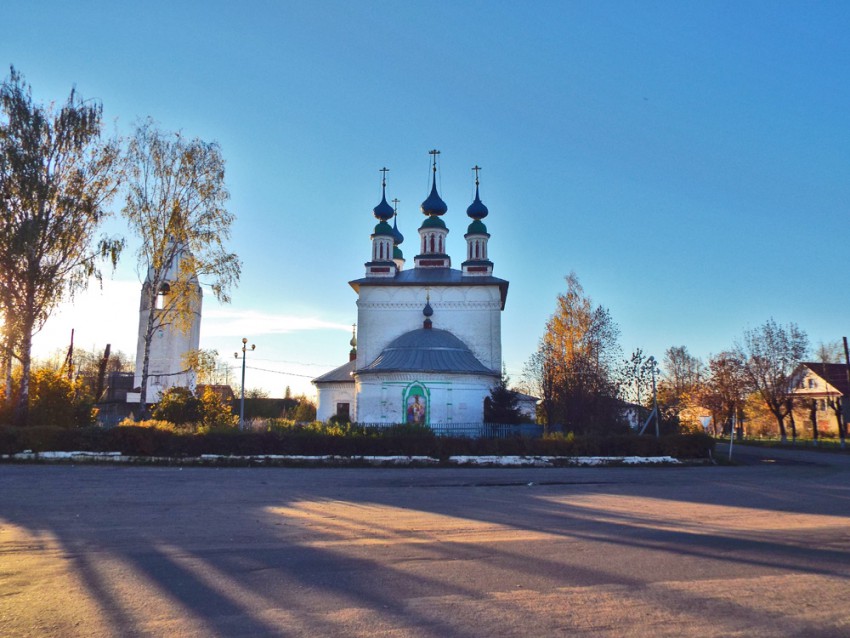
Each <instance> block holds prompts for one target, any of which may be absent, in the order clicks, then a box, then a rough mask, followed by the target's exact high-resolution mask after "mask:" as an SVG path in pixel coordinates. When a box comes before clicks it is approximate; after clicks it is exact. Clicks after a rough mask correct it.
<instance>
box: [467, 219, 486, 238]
mask: <svg viewBox="0 0 850 638" xmlns="http://www.w3.org/2000/svg"><path fill="white" fill-rule="evenodd" d="M466 234H467V235H486V234H487V227H486V226H485V225H484V222H482V221H481V220H480V219H476V220H474V221H473V222H472V223H471V224H470V225H469V228H467V230H466Z"/></svg>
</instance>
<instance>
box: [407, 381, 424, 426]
mask: <svg viewBox="0 0 850 638" xmlns="http://www.w3.org/2000/svg"><path fill="white" fill-rule="evenodd" d="M405 407H406V411H405V420H404V422H405V423H416V424H425V423H427V416H426V413H427V397H426V396H425V391H424V388H422V386H419V385H416V386H413V387H411V388H410V389H409V390H408V391H407V398H406V400H405Z"/></svg>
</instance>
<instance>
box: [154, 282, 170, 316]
mask: <svg viewBox="0 0 850 638" xmlns="http://www.w3.org/2000/svg"><path fill="white" fill-rule="evenodd" d="M170 292H171V286H169V285H168V283H163V284H162V285H161V286H160V287H159V292H158V293H157V295H156V309H157V310H164V309H165V302H166V301H167V300H166V297H167V296H168V293H170Z"/></svg>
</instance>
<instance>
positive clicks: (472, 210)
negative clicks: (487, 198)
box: [466, 180, 490, 220]
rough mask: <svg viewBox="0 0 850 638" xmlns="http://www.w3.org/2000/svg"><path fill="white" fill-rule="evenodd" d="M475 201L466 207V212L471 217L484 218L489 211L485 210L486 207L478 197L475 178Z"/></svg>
mask: <svg viewBox="0 0 850 638" xmlns="http://www.w3.org/2000/svg"><path fill="white" fill-rule="evenodd" d="M475 182H476V183H475V201H473V202H472V203H471V204H470V205H469V208H467V209H466V214H467V215H469V216H470V217H472V219H476V220H478V219H484V218H485V217H487V215H488V213H489V212H490V211H488V210H487V207H486V206H485V205H484V203H483V202H482V201H481V198H480V197H478V180H475Z"/></svg>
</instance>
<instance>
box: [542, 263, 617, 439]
mask: <svg viewBox="0 0 850 638" xmlns="http://www.w3.org/2000/svg"><path fill="white" fill-rule="evenodd" d="M566 282H567V291H566V293H561V294H559V295H558V298H557V302H556V309H555V313H554V314H553V315H552V317H550V319H549V321H548V322H547V323H546V331H545V333H544V335H543V338H542V339H541V341H540V345H539V347H538V350H537V352H536V353H535V355H533V356H532V358H531V359H530V360H529V364H528V365H527V366H526V378H527V379H531V380H532V383H531V384H530V385H532V386H534V387H535V388H538V389H540V390H542V393H541V394H540V396H541V397H542V398H543V401H544V409H545V410H546V411H547V422H548V424H549V425H551V424H553V423H555V422H559V421H560V422H561V423H563V425H564V426H565V427H566V428H567V429H569V430H572V431H605V430H608V431H610V429H612V428H620V427H624V421H623V419H622V414H621V412H622V410H621V406H620V403H619V401H618V398H617V383H616V380H615V372H616V368H617V363H618V361H619V358H620V348H619V345H618V343H617V339H618V337H619V328H618V327H617V324H616V323H614V321H613V319H612V318H611V315H610V313H609V312H608V310H607V309H606V308H603V307H602V306H594V305H593V302H592V300H591V299H590V297H588V296H587V295H586V294H585V292H584V289H583V288H582V286H581V284H580V283H579V280H578V277H577V276H576V274H575V273H571V274H570V275H569V276H568V277H566Z"/></svg>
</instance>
